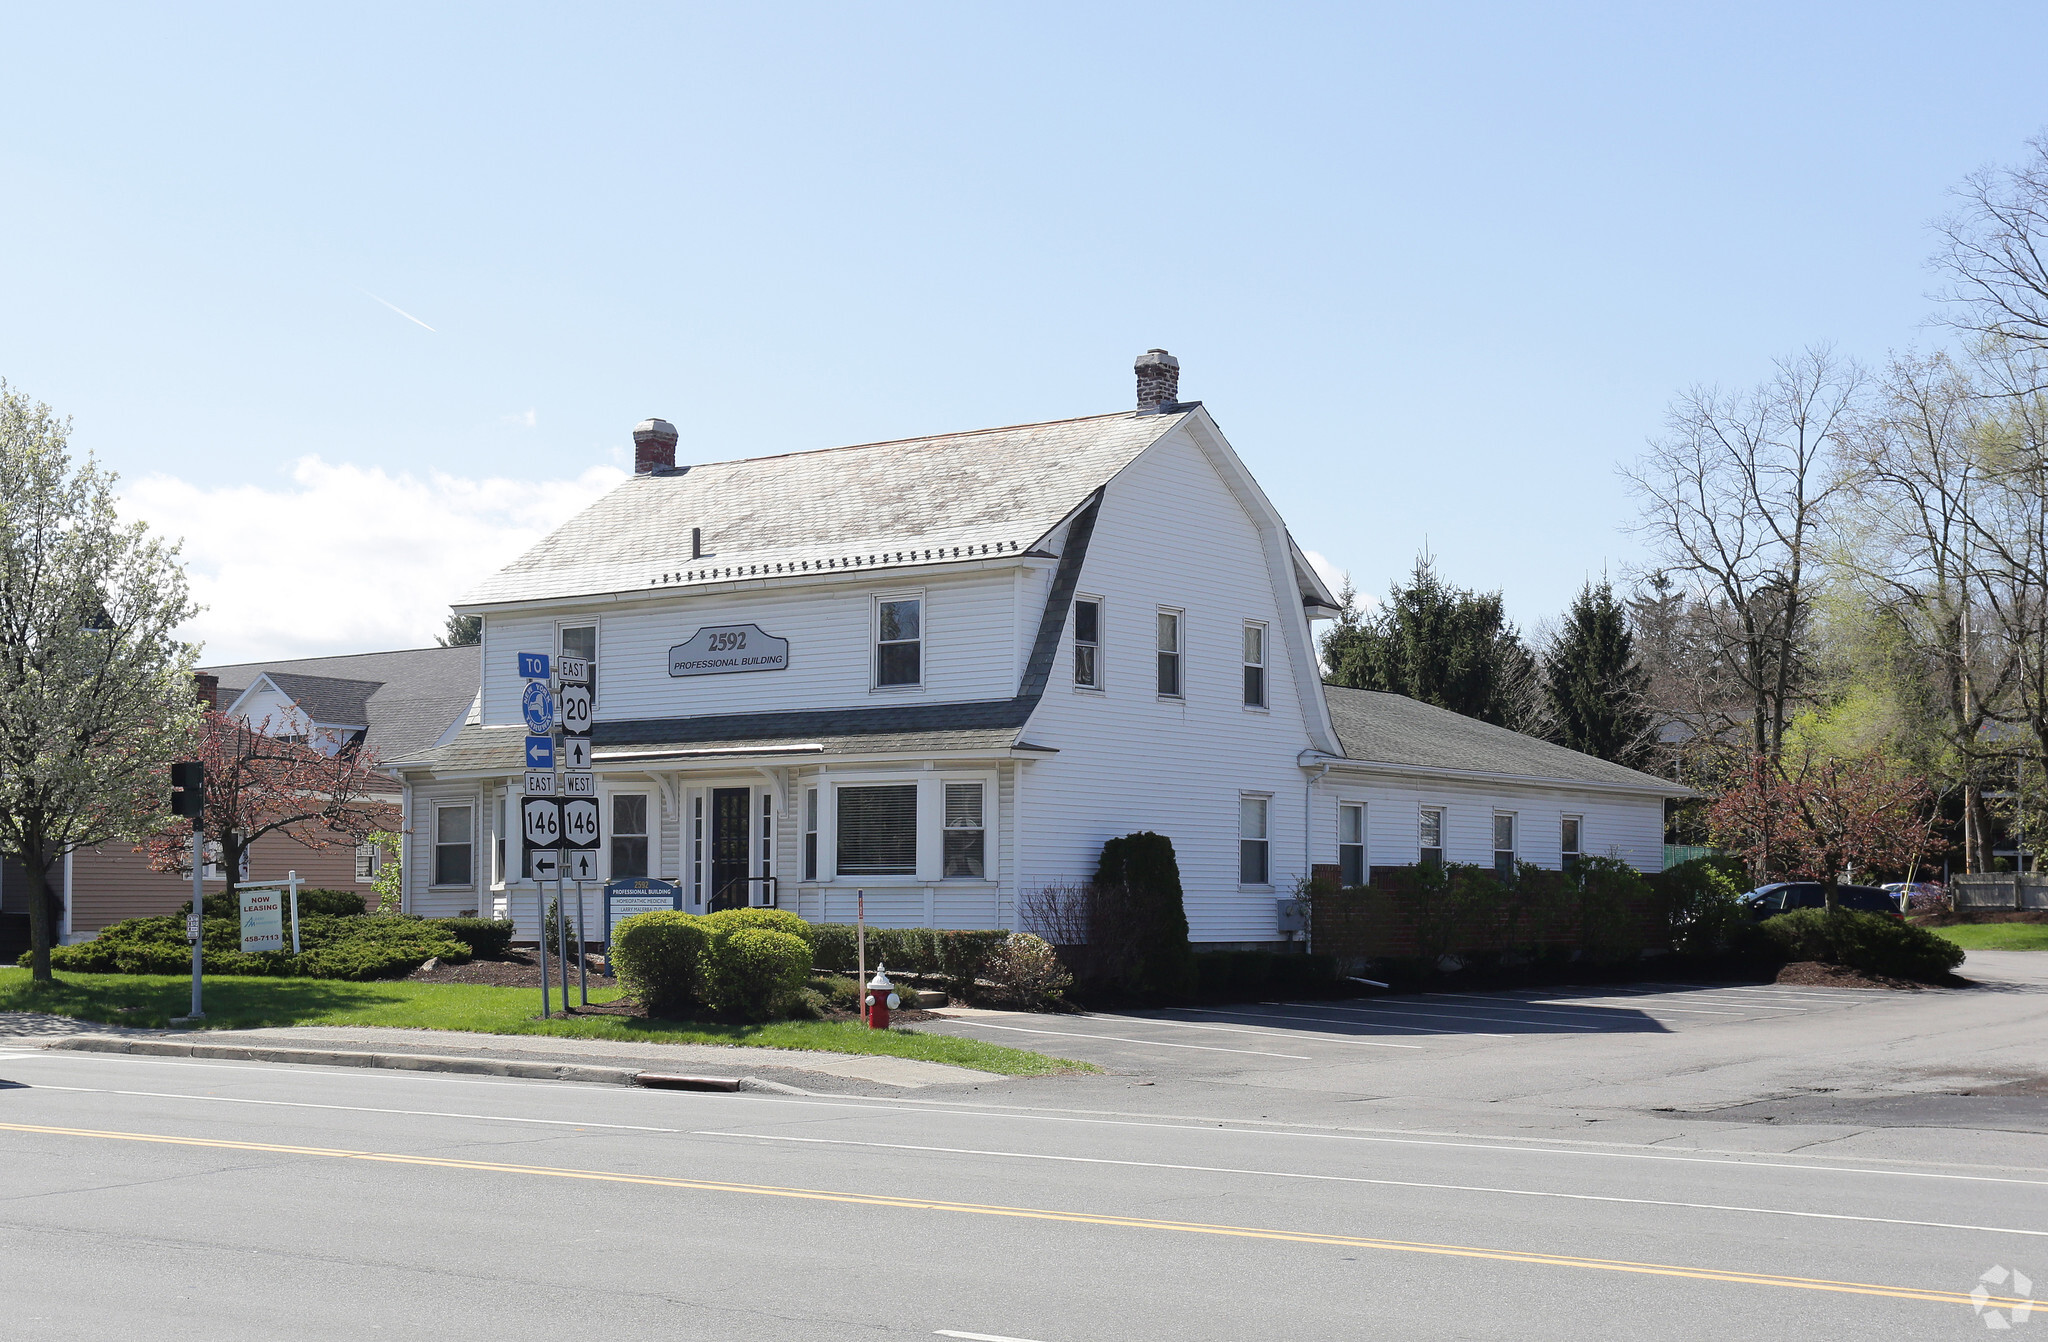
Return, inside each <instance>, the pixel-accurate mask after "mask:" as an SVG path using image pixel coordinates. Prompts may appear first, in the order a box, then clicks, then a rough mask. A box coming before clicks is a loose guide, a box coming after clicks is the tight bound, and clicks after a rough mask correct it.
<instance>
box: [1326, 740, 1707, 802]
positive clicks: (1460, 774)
mask: <svg viewBox="0 0 2048 1342" xmlns="http://www.w3.org/2000/svg"><path fill="white" fill-rule="evenodd" d="M1294 762H1295V764H1296V765H1298V766H1299V767H1301V768H1303V769H1313V768H1316V767H1317V766H1319V765H1323V764H1328V765H1329V766H1330V768H1332V769H1338V770H1341V771H1343V772H1345V773H1373V772H1393V773H1402V774H1414V775H1417V776H1418V777H1422V778H1467V779H1471V780H1473V781H1475V782H1485V783H1514V784H1518V785H1524V786H1527V785H1534V786H1540V787H1568V788H1578V789H1580V790H1582V791H1589V792H1623V793H1632V794H1634V795H1637V796H1651V797H1697V796H1699V795H1700V794H1699V793H1698V792H1696V791H1694V790H1693V789H1692V788H1689V787H1687V786H1685V784H1683V783H1672V782H1667V781H1665V780H1663V779H1658V780H1657V782H1658V784H1659V785H1658V786H1656V787H1649V786H1646V785H1644V784H1640V783H1603V782H1597V781H1595V780H1593V779H1588V778H1556V777H1550V776H1546V775H1543V774H1504V773H1496V772H1493V771H1490V770H1486V769H1446V768H1443V767H1440V766H1438V765H1433V764H1397V763H1395V762H1394V761H1392V760H1359V759H1352V758H1350V757H1349V756H1346V755H1329V754H1325V753H1323V752H1322V751H1320V750H1304V751H1302V752H1301V753H1300V754H1299V755H1297V756H1295V759H1294ZM1617 767H1619V766H1617Z"/></svg>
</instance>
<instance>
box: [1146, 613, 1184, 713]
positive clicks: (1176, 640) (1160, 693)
mask: <svg viewBox="0 0 2048 1342" xmlns="http://www.w3.org/2000/svg"><path fill="white" fill-rule="evenodd" d="M1168 615H1171V616H1172V617H1173V650H1172V651H1171V652H1168V651H1167V650H1166V649H1164V648H1162V647H1160V646H1159V621H1160V619H1161V618H1163V617H1165V616H1168ZM1152 653H1153V679H1152V688H1153V690H1154V692H1155V694H1156V697H1158V698H1159V699H1162V700H1169V701H1172V702H1174V703H1182V704H1184V703H1186V702H1187V701H1188V613H1187V610H1186V608H1184V607H1181V606H1161V607H1159V608H1158V610H1157V612H1156V613H1155V614H1154V615H1153V618H1152ZM1168 657H1171V658H1173V686H1174V687H1173V691H1172V692H1171V693H1168V692H1167V691H1166V690H1163V689H1160V688H1159V685H1160V682H1161V681H1162V680H1164V679H1165V677H1164V675H1163V674H1161V673H1162V672H1164V671H1165V669H1166V663H1165V659H1166V658H1168Z"/></svg>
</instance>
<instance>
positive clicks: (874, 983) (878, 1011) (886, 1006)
mask: <svg viewBox="0 0 2048 1342" xmlns="http://www.w3.org/2000/svg"><path fill="white" fill-rule="evenodd" d="M899 1005H901V1003H900V1001H899V1000H898V998H897V996H896V985H895V984H893V983H891V982H889V971H888V970H886V969H884V968H883V967H882V966H881V965H879V964H878V965H876V966H875V976H874V977H873V978H871V979H869V980H868V992H867V1007H868V1028H869V1029H870V1030H886V1029H888V1028H889V1013H890V1012H891V1011H893V1010H895V1009H896V1007H898V1006H899Z"/></svg>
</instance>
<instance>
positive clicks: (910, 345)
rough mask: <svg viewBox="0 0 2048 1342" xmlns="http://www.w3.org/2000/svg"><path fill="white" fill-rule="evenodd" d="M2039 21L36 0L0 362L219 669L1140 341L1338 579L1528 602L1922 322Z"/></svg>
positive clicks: (349, 635) (0, 232)
mask: <svg viewBox="0 0 2048 1342" xmlns="http://www.w3.org/2000/svg"><path fill="white" fill-rule="evenodd" d="M2043 50H2048V11H2044V10H2042V9H2040V8H2039V7H2038V6H2031V5H1996V4H1979V5H1959V6H1947V7H1942V8H1935V7H1931V6H1901V5H1882V4H1879V5H1871V4H1859V5H1853V6H1852V5H1830V6H1821V5H1789V6H1788V5H1782V4H1774V5H1724V6H1717V7H1714V8H1713V9H1712V11H1711V12H1707V11H1706V10H1704V9H1697V8H1696V9H1694V10H1693V11H1691V12H1679V11H1678V9H1677V7H1620V6H1613V7H1608V6H1573V5H1559V4H1545V5H1540V6H1539V5H1476V6H1473V5H1468V6H1456V5H1439V6H1430V7H1426V8H1425V7H1420V6H1380V7H1373V6H1363V5H1355V6H1341V7H1339V6H1305V5H1294V6H1273V5H1262V6H1250V5H1244V6H1235V7H1225V6H1200V5H1184V6H1174V7H1166V8H1162V7H1159V6H1132V7H1127V8H1124V9H1119V10H1110V9H1107V8H1106V7H1103V6H1061V5H1049V4H1034V5H1030V6H1021V5H1019V6H1009V7H996V6H961V5H938V4H931V5H863V6H850V5H849V6H806V5H800V4H790V5H782V6H776V7H766V6H737V5H733V6H718V7H706V6H659V7H632V6H623V5H615V6H605V7H602V8H600V7H594V6H583V7H574V8H572V7H567V6H555V7H545V8H544V7H521V6H512V5H490V6H483V5H477V6H453V5H407V6H391V7H382V8H380V7H376V6H351V7H348V8H347V9H346V10H344V9H342V8H339V7H330V8H327V9H324V10H315V9H313V8H311V7H285V6H276V5H261V6H257V5H251V6H246V7H227V6H186V7H176V8H174V7H169V6H108V5H75V6H36V7H30V6H27V5H14V6H9V7H6V8H0V51H4V53H5V55H4V56H0V61H4V70H5V74H4V77H0V125H4V127H5V128H6V129H5V133H4V134H0V181H4V182H5V183H6V184H7V188H6V191H7V195H8V196H9V197H10V199H9V202H8V203H7V205H6V206H5V208H0V257H4V258H5V262H4V264H5V272H6V277H5V286H4V289H0V377H5V378H7V379H8V380H9V381H10V382H12V383H13V384H14V385H15V386H16V387H18V388H20V389H22V390H24V391H27V392H29V393H30V394H32V395H34V396H36V397H38V398H40V399H42V400H46V401H49V402H51V403H52V404H53V405H55V406H57V407H58V408H59V409H60V410H62V411H64V412H67V413H69V414H71V415H72V416H74V418H75V420H76V433H75V438H74V442H75V444H76V445H77V446H78V447H80V448H83V449H90V450H92V451H94V452H96V453H97V454H98V455H99V457H100V458H101V459H102V460H103V461H105V462H106V463H108V464H110V465H112V466H114V467H116V468H117V469H119V470H120V471H121V472H122V473H123V474H124V476H125V477H127V479H128V481H129V482H130V484H131V487H132V489H133V491H134V498H133V505H134V507H135V508H136V510H137V512H138V514H139V515H144V516H148V517H150V518H151V520H152V521H153V522H156V523H157V524H159V525H163V526H165V527H167V528H169V529H171V530H174V531H179V532H181V533H182V534H185V535H187V536H188V537H190V538H191V542H192V547H191V548H192V553H193V556H194V563H195V570H196V571H197V572H198V575H199V577H200V578H201V585H202V591H203V594H204V595H205V596H206V598H207V600H208V601H209V602H210V603H211V604H212V605H213V606H214V607H215V609H214V611H213V612H212V614H211V615H210V616H209V618H208V620H206V621H202V626H201V627H200V628H199V630H198V632H199V633H200V634H201V635H202V636H204V637H206V638H207V639H208V640H209V656H216V657H227V656H264V655H271V656H275V655H288V654H293V653H300V652H304V653H313V652H324V651H340V650H350V649H354V648H363V647H379V646H401V645H405V644H408V643H418V642H422V641H425V639H426V637H427V635H428V634H429V633H430V632H431V631H432V629H433V628H434V627H435V626H436V625H438V622H439V615H438V614H437V613H436V612H437V610H438V609H439V608H441V607H444V606H445V602H446V601H447V600H448V599H449V598H450V597H451V596H453V595H454V594H455V592H456V591H457V590H459V589H460V588H461V587H462V586H464V585H466V584H467V583H468V582H469V581H471V580H473V579H474V578H475V577H476V576H478V575H479V573H480V571H481V570H482V569H484V568H488V567H492V566H494V565H495V564H496V563H497V562H499V561H501V560H502V559H503V558H504V557H507V552H509V551H515V550H517V549H518V548H521V547H522V546H523V545H524V544H525V543H526V542H527V541H528V540H530V539H531V537H532V536H533V535H534V534H537V533H538V531H540V530H544V529H545V527H546V526H547V525H548V524H549V523H550V522H551V521H552V520H553V519H554V518H555V517H557V516H558V515H560V514H561V513H562V512H564V511H565V510H568V509H572V508H573V507H574V506H576V505H577V504H578V503H579V502H580V501H581V500H582V499H584V498H587V497H588V496H589V495H590V493H592V492H593V491H595V490H596V489H599V488H602V486H603V484H604V482H605V480H606V479H608V478H609V477H608V476H605V475H603V474H602V472H599V473H596V474H593V473H592V471H593V468H601V467H606V466H616V465H617V464H618V463H619V462H620V461H621V460H622V454H623V453H624V452H625V451H627V450H628V446H629V440H628V431H629V430H630V427H631V425H632V424H633V423H634V421H636V420H638V419H640V418H641V417H643V416H645V415H649V414H658V415H663V416H665V417H667V418H669V419H671V420H673V421H674V422H675V423H676V424H677V425H678V426H679V427H680V428H681V431H682V445H681V449H680V453H681V455H682V457H683V458H684V459H686V460H687V459H697V460H710V459H717V458H723V457H732V456H747V455H757V454H762V453H770V452H781V451H790V450H797V449H803V448H810V447H820V446H829V445H833V444H838V443H847V442H862V441H870V440H875V439H884V438H893V437H900V436H905V435H910V434H917V433H925V432H934V431H944V430H949V429H965V428H974V427H981V426H985V425H992V424H1002V423H1014V422H1020V421H1028V420H1035V419H1049V418H1058V417H1063V416H1068V415H1077V414H1088V413H1094V412H1097V411H1102V410H1111V409H1117V408H1120V407H1122V406H1125V405H1127V404H1129V402H1130V398H1131V394H1132V393H1131V375H1130V364H1131V359H1132V357H1133V356H1134V355H1136V354H1137V353H1138V352H1140V351H1141V350H1144V349H1145V348H1147V347H1149V346H1155V345H1157V346H1164V347H1166V348H1168V349H1171V350H1172V351H1173V352H1174V353H1175V354H1177V355H1178V356H1179V357H1180V358H1181V360H1182V364H1183V380H1182V395H1183V396H1184V397H1186V398H1190V399H1192V398H1199V399H1201V400H1203V401H1205V402H1206V403H1207V404H1208V406H1209V407H1210V409H1211V411H1212V412H1213V413H1214V414H1215V415H1216V416H1217V418H1218V420H1219V421H1220V422H1221V424H1222V425H1223V428H1224V430H1225V432H1226V433H1227V434H1229V435H1230V438H1231V440H1232V442H1233V443H1234V444H1235V445H1236V447H1237V448H1238V450H1239V451H1240V452H1241V453H1242V454H1243V455H1244V456H1245V458H1246V459H1247V460H1248V462H1249V463H1250V464H1251V466H1252V468H1253V470H1254V471H1255V472H1256V473H1257V474H1258V476H1259V478H1260V479H1261V481H1262V482H1263V483H1264V484H1265V486H1266V488H1267V490H1268V492H1269V493H1270V494H1271V495H1272V496H1273V498H1274V500H1275V501H1276V502H1277V503H1278V504H1279V506H1280V508H1281V510H1282V512H1283V513H1284V514H1285V515H1286V516H1287V518H1288V520H1289V522H1290V524H1291V525H1292V527H1293V529H1294V532H1295V534H1296V536H1297V538H1298V539H1299V540H1300V541H1301V543H1302V544H1303V545H1304V546H1306V547H1308V548H1310V549H1312V550H1314V551H1316V552H1318V553H1319V554H1320V555H1322V556H1325V557H1326V558H1327V559H1328V560H1329V561H1331V563H1333V564H1334V565H1336V566H1337V567H1340V568H1343V569H1347V570H1349V571H1350V572H1351V574H1352V575H1353V576H1354V578H1355V579H1356V581H1357V583H1358V585H1359V587H1361V588H1362V589H1364V590H1366V591H1368V592H1377V591H1380V590H1382V589H1384V588H1385V586H1386V585H1387V583H1388V581H1389V580H1390V579H1391V578H1393V577H1394V576H1396V575H1397V574H1398V573H1400V572H1401V571H1403V570H1405V568H1406V567H1407V565H1408V563H1409V562H1410V560H1411V559H1412V557H1413V555H1414V554H1415V552H1416V550H1417V549H1418V547H1420V546H1421V545H1423V544H1424V543H1425V542H1426V543H1427V544H1428V545H1429V546H1430V547H1431V548H1432V549H1433V550H1434V551H1435V552H1436V554H1437V555H1438V556H1439V560H1440V563H1441V566H1442V567H1443V569H1444V570H1445V572H1446V573H1447V574H1449V575H1450V576H1451V577H1452V578H1454V579H1455V580H1457V581H1460V582H1463V583H1466V584H1468V585H1473V586H1478V587H1484V588H1494V587H1498V588H1502V589H1504V591H1505V593H1506V596H1507V600H1508V605H1509V608H1510V610H1511V612H1512V613H1513V614H1514V615H1515V616H1516V617H1517V618H1519V619H1521V620H1522V621H1523V622H1524V623H1532V622H1534V621H1536V620H1538V619H1541V618H1543V617H1545V616H1547V615H1550V614H1552V613H1554V612H1555V611H1556V610H1557V609H1558V608H1560V607H1561V606H1562V605H1563V604H1564V603H1565V602H1566V601H1568V600H1569V598H1570V596H1571V594H1572V592H1573V591H1574V590H1575V589H1576V587H1577V586H1578V584H1579V583H1580V582H1581V581H1582V579H1583V578H1584V577H1586V576H1587V575H1588V574H1598V573H1599V572H1601V571H1602V570H1603V569H1610V570H1613V571H1615V572H1617V573H1620V572H1622V571H1625V570H1626V569H1627V568H1628V567H1629V566H1630V565H1631V564H1634V563H1637V562H1640V560H1641V558H1642V556H1641V554H1640V552H1639V550H1638V548H1637V546H1636V545H1635V543H1634V542H1633V541H1631V540H1630V539H1629V538H1628V537H1627V536H1625V535H1624V534H1622V532H1621V531H1620V529H1619V528H1620V525H1621V524H1622V523H1623V522H1625V521H1626V520H1627V518H1628V517H1629V516H1630V514H1631V512H1632V508H1631V504H1630V502H1629V500H1628V498H1627V496H1626V495H1625V493H1624V491H1623V489H1622V488H1621V486H1620V484H1619V483H1618V482H1617V480H1616V477H1615V464H1616V462H1617V461H1619V460H1621V459H1624V458H1627V457H1631V456H1633V455H1634V454H1635V453H1636V452H1637V451H1638V450H1639V447H1640V445H1641V443H1642V441H1643V439H1644V437H1645V436H1646V435H1648V434H1651V433H1653V432H1655V431H1656V430H1657V427H1658V424H1659V420H1660V418H1661V415H1662V412H1663V408H1664V406H1665V404H1666V403H1667V402H1668V401H1669V400H1670V398H1671V396H1672V395H1673V394H1674V393H1675V392H1676V391H1678V390H1679V389H1680V388H1682V387H1684V386H1685V385H1687V384H1688V383H1693V382H1723V383H1748V382H1751V381H1754V380H1755V379H1757V378H1758V377H1760V376H1761V375H1762V374H1763V373H1764V372H1765V371H1766V368H1767V365H1768V362H1769V360H1770V359H1771V358H1772V357H1773V356H1775V355H1779V354H1783V353H1786V352H1789V351H1792V350H1794V349H1796V348H1798V347H1799V346H1801V345H1803V344H1805V343H1808V342H1812V341H1823V340H1826V341H1833V342H1835V343H1836V344H1838V345H1839V346H1840V347H1841V348H1842V349H1843V350H1844V351H1846V352H1848V353H1851V354H1854V355H1857V356H1860V357H1864V358H1870V359H1880V358H1882V357H1883V355H1884V354H1885V352H1886V351H1887V350H1888V349H1891V348H1895V347H1900V346H1903V345H1906V344H1909V343H1914V342H1918V343H1921V344H1923V345H1925V344H1928V343H1934V342H1938V341H1939V340H1940V333H1939V332H1938V331H1935V330H1930V329H1929V328H1927V327H1926V326H1925V325H1924V324H1923V323H1924V320H1925V318H1926V317H1927V315H1928V313H1929V311H1930V305H1929V303H1928V301H1927V300H1926V298H1925V294H1926V292H1927V290H1929V289H1930V288H1931V287H1932V284H1933V279H1932V277H1931V276H1930V275H1929V274H1928V273H1927V271H1926V270H1925V268H1924V265H1923V261H1924V258H1925V256H1926V254H1927V253H1928V251H1929V250H1930V243H1929V238H1928V235H1927V232H1926V224H1927V222H1928V220H1929V219H1930V218H1932V217H1933V216H1935V215H1937V214H1939V213H1940V212H1941V211H1942V210H1943V209H1944V208H1945V206H1944V192H1945V191H1946V190H1947V189H1948V188H1949V187H1950V186H1951V185H1952V184H1953V183H1954V182H1955V181H1956V180H1957V179H1958V178H1960V177H1961V176H1962V175H1963V174H1964V173H1966V172H1968V171H1970V170H1972V169H1974V168H1977V167H1980V166H1983V165H1985V164H1988V163H1993V162H1999V161H2011V160H2013V159H2015V158H2016V157H2018V155H2019V152H2020V149H2021V146H2022V144H2023V142H2024V141H2025V140H2026V138H2027V137H2028V136H2030V135H2033V134H2035V133H2038V132H2039V131H2041V130H2042V129H2043V128H2044V127H2048V85H2044V83H2043V81H2042V80H2041V78H2040V75H2039V70H2038V56H2039V53H2040V52H2041V51H2043ZM380 299H381V300H382V302H380V301H379V300H380ZM385 304H390V305H392V307H396V308H398V309H402V310H403V312H404V313H408V314H411V315H412V317H414V318H417V321H414V320H409V319H408V318H407V317H406V316H404V315H401V314H400V313H399V312H397V311H393V310H392V307H387V306H385ZM428 327H431V328H432V329H431V330H429V329H427V328H428ZM309 457H310V458H317V459H318V460H317V461H315V462H313V463H311V464H310V465H309V464H308V463H307V462H306V460H305V459H307V458H309ZM153 476H154V477H156V478H155V479H154V480H153V481H152V480H151V477H153ZM337 482H339V483H337ZM444 515H446V516H453V517H455V521H456V524H455V525H451V526H447V527H443V526H441V525H440V523H439V519H440V518H442V517H443V516H444ZM457 515H459V516H457ZM309 516H312V517H317V518H318V519H319V523H318V525H311V526H309V525H308V524H307V519H308V517H309ZM237 556H240V557H241V559H242V560H243V561H244V562H243V565H242V567H241V568H239V569H238V568H236V567H235V564H234V560H235V558H236V557H237ZM251 560H255V561H260V562H258V563H257V564H256V565H255V567H254V568H252V567H251V564H250V562H249V561H251ZM256 568H260V569H261V570H262V571H263V572H266V573H268V574H270V581H269V583H268V584H267V585H265V584H262V583H256V582H253V581H239V580H236V579H235V577H234V574H235V573H243V574H247V573H250V572H253V571H255V569H256ZM352 575H353V576H352ZM351 582H353V583H354V585H356V586H357V587H359V588H360V587H374V588H375V589H376V591H374V592H372V593H371V594H370V599H369V600H367V601H365V600H364V594H363V593H362V592H361V591H350V590H348V585H349V584H350V583H351ZM344 606H355V607H365V608H367V613H362V614H357V615H354V616H350V617H347V618H337V617H336V616H335V614H334V612H335V611H336V610H337V609H339V608H341V607H344Z"/></svg>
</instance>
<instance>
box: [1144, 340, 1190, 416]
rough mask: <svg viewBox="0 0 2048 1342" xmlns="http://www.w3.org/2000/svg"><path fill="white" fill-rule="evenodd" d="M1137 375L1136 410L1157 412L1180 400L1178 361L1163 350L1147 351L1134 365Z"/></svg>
mask: <svg viewBox="0 0 2048 1342" xmlns="http://www.w3.org/2000/svg"><path fill="white" fill-rule="evenodd" d="M1134 368H1135V369H1136V371H1137V374H1138V409H1140V410H1158V409H1160V408H1161V407H1163V406H1171V405H1173V404H1174V403H1175V402H1177V401H1178V400H1179V399H1180V360H1179V359H1176V358H1174V357H1173V356H1172V355H1171V354H1168V353H1167V352H1166V351H1165V350H1163V349H1148V350H1146V351H1145V352H1144V353H1143V354H1140V355H1139V356H1138V362H1137V363H1136V364H1135V365H1134Z"/></svg>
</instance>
